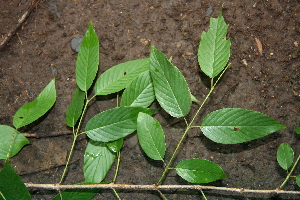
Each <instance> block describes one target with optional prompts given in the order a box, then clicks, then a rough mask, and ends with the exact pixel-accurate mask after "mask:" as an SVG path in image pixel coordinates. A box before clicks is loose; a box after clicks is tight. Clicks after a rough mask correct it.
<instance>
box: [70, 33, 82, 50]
mask: <svg viewBox="0 0 300 200" xmlns="http://www.w3.org/2000/svg"><path fill="white" fill-rule="evenodd" d="M82 40H83V35H80V36H79V37H74V38H73V39H72V40H71V48H72V50H73V51H75V52H77V53H78V52H79V50H80V45H81V42H82Z"/></svg>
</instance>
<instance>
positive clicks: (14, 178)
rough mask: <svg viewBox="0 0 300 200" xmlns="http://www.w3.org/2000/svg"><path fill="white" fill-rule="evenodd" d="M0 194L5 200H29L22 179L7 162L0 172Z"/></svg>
mask: <svg viewBox="0 0 300 200" xmlns="http://www.w3.org/2000/svg"><path fill="white" fill-rule="evenodd" d="M0 180H1V181H0V193H1V197H5V199H22V200H31V197H30V194H29V191H28V190H27V188H26V186H25V185H24V183H23V181H22V179H21V178H20V177H19V175H18V174H17V173H16V172H15V170H14V168H13V167H12V166H11V164H10V163H9V161H8V160H7V161H6V162H5V164H4V167H3V168H2V170H1V171H0Z"/></svg>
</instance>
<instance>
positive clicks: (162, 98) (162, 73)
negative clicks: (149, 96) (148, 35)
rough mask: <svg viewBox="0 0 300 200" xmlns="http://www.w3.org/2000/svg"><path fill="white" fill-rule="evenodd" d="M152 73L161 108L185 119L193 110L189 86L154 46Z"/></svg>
mask: <svg viewBox="0 0 300 200" xmlns="http://www.w3.org/2000/svg"><path fill="white" fill-rule="evenodd" d="M150 73H151V78H152V81H153V86H154V91H155V96H156V99H157V101H158V102H159V104H160V106H161V107H162V108H163V109H164V110H165V111H166V112H167V113H169V114H170V115H171V116H173V117H183V116H185V115H186V114H188V113H189V111H190V108H191V102H192V101H191V96H190V91H189V88H188V85H187V83H186V81H185V79H184V77H183V75H182V74H181V72H180V71H179V70H178V69H177V67H175V66H174V65H173V64H172V63H170V62H169V60H168V59H167V57H166V56H165V54H163V53H162V52H160V51H159V50H157V49H156V48H155V47H154V46H152V48H151V53H150Z"/></svg>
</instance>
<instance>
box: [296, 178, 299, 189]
mask: <svg viewBox="0 0 300 200" xmlns="http://www.w3.org/2000/svg"><path fill="white" fill-rule="evenodd" d="M296 183H297V185H298V186H299V187H300V175H298V176H297V177H296Z"/></svg>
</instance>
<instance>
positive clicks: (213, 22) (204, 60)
mask: <svg viewBox="0 0 300 200" xmlns="http://www.w3.org/2000/svg"><path fill="white" fill-rule="evenodd" d="M209 27H210V28H209V30H208V31H207V32H203V33H202V35H201V41H200V45H199V49H198V62H199V65H200V68H201V70H202V71H203V72H204V73H205V74H206V75H207V76H209V77H210V78H214V77H216V76H217V75H218V74H219V73H220V72H221V71H222V70H223V69H224V67H225V66H226V64H227V62H228V60H229V56H230V40H229V39H228V40H226V34H227V29H228V25H227V24H226V23H225V21H224V18H223V16H222V13H221V12H220V14H219V16H218V18H210V25H209Z"/></svg>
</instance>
